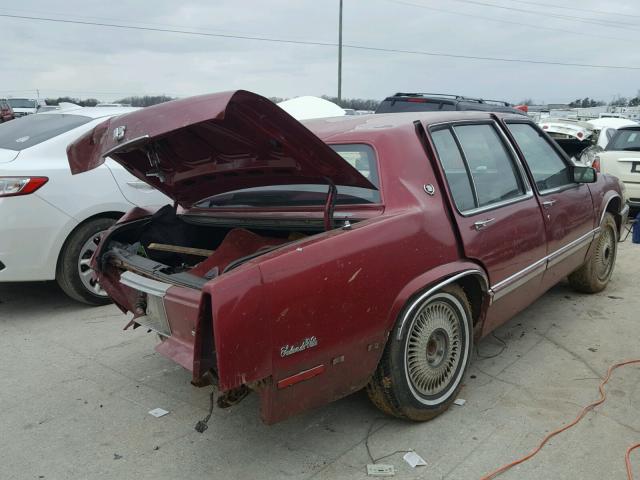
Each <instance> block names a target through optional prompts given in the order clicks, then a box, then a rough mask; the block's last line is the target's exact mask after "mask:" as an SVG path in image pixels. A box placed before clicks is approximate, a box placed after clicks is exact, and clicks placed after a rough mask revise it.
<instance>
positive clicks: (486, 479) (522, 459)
mask: <svg viewBox="0 0 640 480" xmlns="http://www.w3.org/2000/svg"><path fill="white" fill-rule="evenodd" d="M634 363H640V359H637V360H626V361H624V362H620V363H616V364H614V365H611V366H610V367H609V370H607V376H606V377H604V380H602V383H600V385H599V386H598V390H599V391H600V398H599V399H598V400H596V401H595V402H593V403H590V404H589V405H587V406H586V407H584V408H583V409H582V410H581V411H580V413H579V414H578V416H577V417H576V418H575V420H574V421H573V422H571V423H570V424H568V425H565V426H564V427H561V428H559V429H557V430H554V431H553V432H551V433H550V434H548V435H547V436H546V437H544V438H543V439H542V441H541V442H540V444H539V445H538V446H537V447H536V448H534V449H533V450H532V451H531V452H530V453H528V454H527V455H525V456H524V457H520V458H519V459H517V460H514V461H513V462H511V463H507V464H506V465H503V466H502V467H500V468H498V469H496V470H494V471H493V472H491V473H488V474H486V475H485V476H484V477H482V478H481V479H480V480H491V479H492V478H496V477H497V476H498V475H500V474H502V473H504V472H506V471H507V470H509V469H510V468H512V467H515V466H516V465H519V464H521V463H523V462H526V461H527V460H529V459H530V458H531V457H533V456H534V455H535V454H536V453H538V452H539V451H540V450H542V447H544V444H545V443H547V442H548V441H549V439H551V438H552V437H555V436H556V435H558V434H559V433H562V432H564V431H565V430H568V429H570V428H571V427H573V426H574V425H575V424H576V423H578V422H579V421H580V420H582V419H583V418H584V416H585V415H586V414H587V413H588V412H589V411H590V410H592V409H593V408H595V407H597V406H598V405H600V404H601V403H603V402H604V401H605V400H606V399H607V394H606V393H605V391H604V386H605V385H606V384H607V382H608V381H609V379H610V378H611V374H612V373H613V371H614V370H615V369H616V368H618V367H623V366H625V365H631V364H634ZM639 447H640V443H638V444H636V445H632V446H630V447H629V448H628V449H627V452H626V453H625V456H624V460H625V464H626V466H627V480H633V474H632V473H631V459H630V455H631V452H632V451H633V450H635V449H636V448H639Z"/></svg>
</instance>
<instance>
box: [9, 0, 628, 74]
mask: <svg viewBox="0 0 640 480" xmlns="http://www.w3.org/2000/svg"><path fill="white" fill-rule="evenodd" d="M457 1H462V0H457ZM0 17H4V18H13V19H20V20H36V21H43V22H53V23H66V24H75V25H87V26H94V27H109V28H120V29H125V30H137V31H149V32H164V33H178V34H183V35H193V36H199V37H214V38H226V39H236V40H253V41H260V42H271V43H280V44H283V43H284V44H293V45H313V46H321V47H337V46H338V44H337V43H332V42H314V41H307V40H285V39H281V38H267V37H257V36H251V35H229V34H222V33H205V32H193V31H189V30H173V29H165V28H152V27H136V26H131V25H119V24H115V23H102V22H88V21H80V20H66V19H65V20H63V19H57V18H47V17H35V16H26V15H8V14H0ZM342 47H343V48H350V49H353V50H366V51H371V52H384V53H406V54H410V55H423V56H429V57H443V58H457V59H464V60H483V61H490V62H503V63H527V64H534V65H553V66H563V67H583V68H600V69H608V70H640V67H632V66H623V65H598V64H592V63H569V62H559V61H558V62H555V61H548V60H530V59H519V58H506V57H487V56H477V55H462V54H453V53H444V52H428V51H422V50H402V49H396V48H382V47H371V46H366V45H354V44H347V43H344V44H343V45H342Z"/></svg>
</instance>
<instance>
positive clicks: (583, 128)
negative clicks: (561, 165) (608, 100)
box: [538, 118, 638, 166]
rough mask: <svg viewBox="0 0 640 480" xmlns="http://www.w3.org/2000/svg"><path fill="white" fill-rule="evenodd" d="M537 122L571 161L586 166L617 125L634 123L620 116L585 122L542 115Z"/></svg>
mask: <svg viewBox="0 0 640 480" xmlns="http://www.w3.org/2000/svg"><path fill="white" fill-rule="evenodd" d="M538 124H539V125H540V127H541V128H542V129H543V130H544V131H545V132H547V134H548V135H549V136H550V137H551V138H553V139H554V140H555V141H556V142H557V143H558V144H559V145H560V147H561V148H562V149H563V150H564V151H565V152H566V154H567V155H568V156H569V157H570V158H571V159H572V160H573V161H575V162H578V163H580V164H582V165H587V166H591V164H592V163H593V161H594V159H595V157H596V155H597V154H598V153H599V152H602V151H603V150H604V149H605V148H606V146H607V144H608V143H609V142H610V141H611V139H612V138H613V136H614V135H615V134H616V131H617V129H618V128H622V127H627V126H634V125H638V123H636V122H634V121H633V120H628V119H624V118H597V119H594V120H586V121H580V120H574V119H568V118H545V119H544V120H542V121H540V122H539V123H538Z"/></svg>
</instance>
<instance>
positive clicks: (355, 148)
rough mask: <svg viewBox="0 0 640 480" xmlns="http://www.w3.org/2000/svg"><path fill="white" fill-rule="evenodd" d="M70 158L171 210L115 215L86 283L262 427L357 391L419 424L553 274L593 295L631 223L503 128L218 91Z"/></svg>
mask: <svg viewBox="0 0 640 480" xmlns="http://www.w3.org/2000/svg"><path fill="white" fill-rule="evenodd" d="M68 156H69V161H70V165H71V169H72V171H73V172H74V173H80V172H83V171H86V170H89V169H91V168H95V167H97V166H98V165H100V164H101V163H102V162H103V161H104V159H105V157H111V158H113V159H114V160H115V161H117V162H119V163H120V164H122V165H123V166H124V167H125V168H126V169H127V170H128V171H129V172H131V173H132V174H133V175H135V176H136V177H138V178H139V179H141V180H143V181H145V182H147V183H149V184H150V185H151V186H153V187H154V188H156V189H158V190H160V191H161V192H163V193H165V194H166V195H168V196H169V197H171V198H172V199H173V200H174V204H173V205H167V206H165V207H164V208H162V209H160V210H157V211H154V212H153V211H147V210H141V209H135V210H132V211H131V212H129V213H128V214H127V215H125V217H123V218H122V219H121V220H120V221H119V222H118V223H117V224H116V225H115V226H114V227H113V228H112V229H111V230H109V231H108V232H106V233H105V234H104V235H103V236H102V239H101V243H100V246H99V248H98V250H97V251H96V254H95V255H94V258H93V261H92V265H93V268H94V269H95V270H96V272H97V275H98V278H99V281H100V284H101V285H102V287H103V288H104V289H105V290H106V291H107V292H108V293H109V294H110V295H111V297H112V299H113V301H114V302H115V304H116V305H117V306H118V307H119V308H120V309H121V310H122V311H123V312H124V313H126V314H127V315H128V316H129V318H128V319H127V321H128V322H129V325H131V326H134V327H136V326H142V327H144V329H145V330H147V329H148V330H150V331H153V332H157V333H158V334H159V336H160V338H161V341H160V343H159V344H158V346H157V350H158V351H159V352H160V353H162V354H163V355H165V356H167V357H169V358H170V359H172V360H173V361H175V362H177V363H179V364H180V365H182V366H183V367H184V368H186V369H188V370H189V371H191V372H192V374H193V383H194V385H206V384H210V383H214V384H216V385H217V387H218V390H219V392H220V395H221V399H222V400H225V399H227V400H232V399H236V400H237V399H239V398H241V397H242V396H244V395H245V394H246V393H248V392H249V391H256V392H257V393H258V394H259V395H260V398H261V410H262V418H263V420H264V421H265V422H267V423H273V422H277V421H279V420H282V419H284V418H286V417H288V416H290V415H292V414H295V413H298V412H301V411H304V410H306V409H309V408H313V407H317V406H320V405H323V404H326V403H327V402H331V401H333V400H336V399H338V398H341V397H343V396H345V395H349V394H350V393H352V392H355V391H357V390H360V389H362V388H365V387H366V388H367V390H368V392H369V395H370V397H371V399H372V401H373V402H374V403H375V404H376V405H377V406H378V407H380V408H381V409H382V410H383V411H384V412H386V413H388V414H391V415H395V416H398V417H404V418H408V419H412V420H428V419H430V418H433V417H434V416H436V415H438V414H439V413H441V412H443V411H444V410H445V409H446V408H447V407H448V406H449V405H450V404H451V403H452V401H453V400H454V399H455V398H456V395H457V392H458V391H459V389H460V388H461V384H462V379H463V376H464V374H465V371H466V369H467V367H468V366H469V362H470V359H471V354H472V345H473V342H474V341H476V340H478V339H479V338H480V337H482V336H484V335H487V334H488V333H489V332H491V331H492V330H493V329H495V328H496V327H497V326H498V325H500V324H501V323H503V322H505V321H506V320H508V319H509V318H511V317H512V316H513V315H515V314H516V313H518V312H519V311H520V310H522V309H524V308H525V307H526V306H527V305H529V304H531V303H532V302H533V301H534V300H535V299H536V298H537V297H539V296H540V295H542V294H543V293H544V292H545V291H546V290H548V289H549V288H550V287H552V286H553V285H554V284H556V283H557V282H558V281H560V280H561V279H563V278H565V277H568V278H569V282H570V283H571V285H572V286H573V287H575V288H576V289H578V290H580V291H582V292H598V291H600V290H602V289H604V288H605V287H606V285H607V283H608V282H609V279H610V277H611V275H612V272H613V268H614V263H615V259H616V250H617V241H618V238H619V233H620V229H621V228H622V225H623V224H624V222H625V220H626V216H627V211H628V210H627V208H626V207H625V204H624V201H623V198H622V194H621V190H620V183H619V181H618V179H616V178H615V177H611V176H608V175H602V174H598V173H596V172H595V171H594V170H593V169H591V168H588V167H578V166H575V165H573V164H572V163H571V162H570V161H569V159H568V158H567V157H566V156H565V154H564V153H563V152H562V151H561V150H560V149H559V148H558V146H557V144H556V143H555V142H554V141H553V140H551V139H550V138H549V137H548V136H547V135H546V134H545V133H544V132H542V131H541V130H540V129H539V128H538V127H537V126H536V125H535V124H534V123H532V122H531V121H529V120H528V119H527V118H526V117H524V116H522V115H512V114H505V113H489V112H457V111H451V112H408V113H394V114H382V115H369V116H347V117H340V118H331V119H323V120H315V121H308V122H303V123H300V122H298V121H296V120H295V119H293V118H292V117H291V116H289V115H288V114H287V113H286V112H284V111H283V110H282V109H280V108H279V107H278V106H277V105H275V104H273V103H272V102H270V101H269V100H267V99H266V98H263V97H260V96H258V95H255V94H253V93H250V92H247V91H236V92H225V93H218V94H212V95H203V96H199V97H193V98H187V99H183V100H176V101H173V102H168V103H164V104H161V105H157V106H154V107H149V108H145V109H143V110H139V111H136V112H133V113H130V114H127V115H123V116H120V117H116V118H111V119H109V120H107V121H106V122H104V123H102V124H100V125H98V126H97V127H95V129H94V130H93V131H91V132H89V133H88V134H86V135H85V136H83V137H81V138H80V139H79V140H78V141H76V142H75V143H74V144H72V145H71V146H70V147H69V149H68ZM220 403H221V404H228V403H232V402H230V401H229V402H224V401H223V402H220Z"/></svg>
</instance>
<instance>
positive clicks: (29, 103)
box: [8, 98, 36, 108]
mask: <svg viewBox="0 0 640 480" xmlns="http://www.w3.org/2000/svg"><path fill="white" fill-rule="evenodd" d="M8 102H9V105H11V107H12V108H36V101H35V100H29V99H28V98H10V99H9V100H8Z"/></svg>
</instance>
